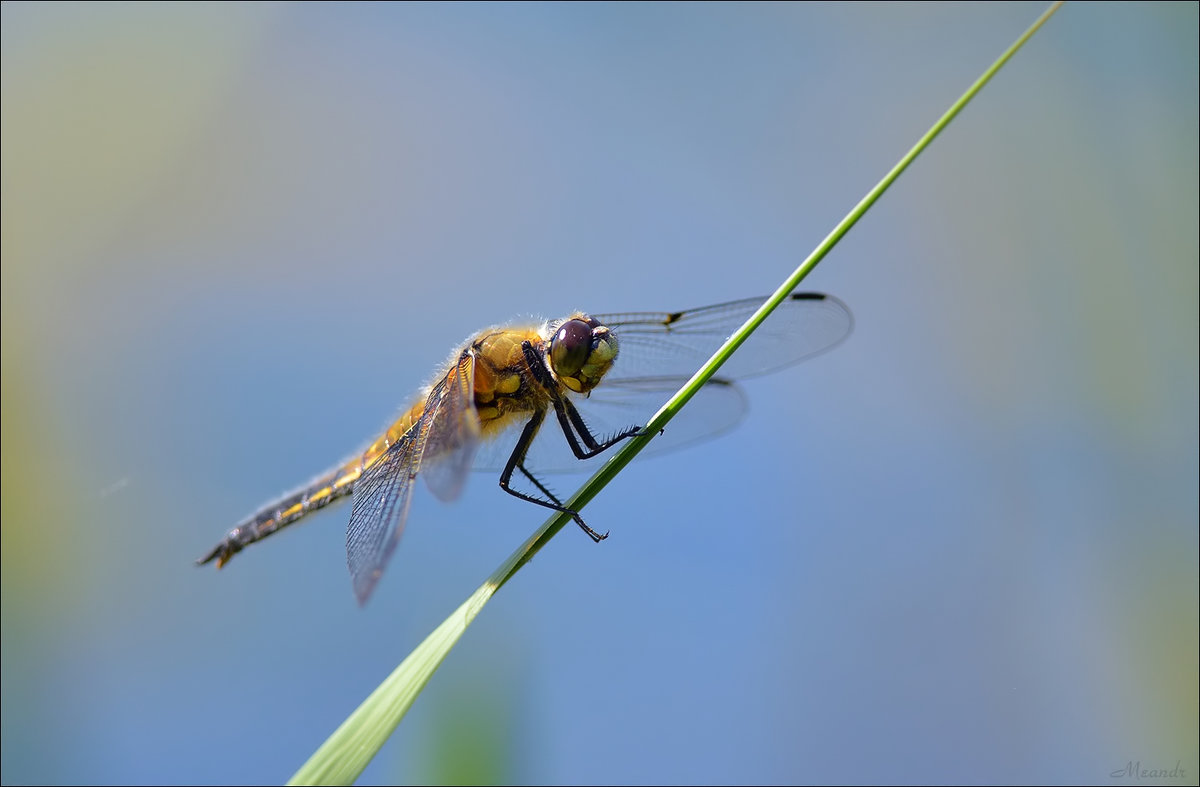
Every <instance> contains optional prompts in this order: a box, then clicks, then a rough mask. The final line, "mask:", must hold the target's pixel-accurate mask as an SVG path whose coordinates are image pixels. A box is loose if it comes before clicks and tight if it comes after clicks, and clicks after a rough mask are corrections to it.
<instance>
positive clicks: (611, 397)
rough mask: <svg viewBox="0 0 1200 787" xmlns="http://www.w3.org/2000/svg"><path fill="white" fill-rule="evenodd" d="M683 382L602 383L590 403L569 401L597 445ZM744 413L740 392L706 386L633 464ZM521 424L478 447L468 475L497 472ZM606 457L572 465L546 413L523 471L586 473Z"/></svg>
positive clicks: (726, 383) (733, 422) (718, 384)
mask: <svg viewBox="0 0 1200 787" xmlns="http://www.w3.org/2000/svg"><path fill="white" fill-rule="evenodd" d="M685 382H687V378H686V377H662V378H639V379H634V380H620V381H614V383H613V387H612V388H611V389H610V388H608V387H607V386H608V382H607V378H606V380H605V383H604V384H603V385H601V386H600V387H598V388H597V389H596V390H594V391H593V392H592V395H591V397H589V398H587V399H581V398H574V399H572V401H573V402H574V403H575V405H576V409H577V410H579V414H580V415H581V416H582V417H583V420H584V422H585V423H586V424H587V425H588V429H589V431H591V433H592V434H593V435H594V436H595V437H596V438H597V439H598V440H601V441H603V440H604V439H606V438H608V437H611V436H613V435H614V434H617V433H619V432H623V431H625V430H626V429H628V428H629V427H631V426H640V425H642V424H644V423H646V421H648V420H650V416H651V415H653V414H654V413H655V412H656V411H657V410H658V408H659V407H661V406H662V403H663V402H665V401H666V400H667V398H668V397H669V396H671V394H673V393H675V392H676V391H678V390H679V388H680V387H681V386H682V385H683V384H684V383H685ZM602 389H603V390H602ZM747 409H748V405H747V402H746V394H745V391H743V390H742V388H741V386H739V385H737V384H736V383H734V382H732V381H730V380H724V379H720V380H711V381H709V383H708V384H707V385H705V386H704V387H703V388H701V389H700V391H699V393H697V394H696V396H695V397H694V398H693V399H692V401H691V402H689V403H688V406H687V408H685V409H684V411H683V412H682V413H680V415H679V416H678V417H677V418H675V420H673V421H671V424H670V426H668V427H667V430H666V432H665V433H664V434H661V435H659V436H657V437H655V438H654V440H653V442H651V443H650V445H649V446H647V447H646V449H645V450H644V451H642V453H641V454H639V458H641V457H647V456H657V455H659V454H664V453H667V452H670V451H674V450H677V449H679V448H683V447H684V446H687V445H690V444H692V443H697V442H700V441H702V440H707V439H710V438H712V437H715V436H717V435H719V434H722V433H724V432H727V431H729V430H730V429H732V428H733V427H735V426H737V424H738V423H739V422H740V421H741V420H742V418H743V417H745V415H746V411H747ZM685 416H686V417H685ZM527 420H528V419H526V420H523V421H519V422H517V423H515V424H513V425H511V426H509V427H508V428H507V429H505V430H504V431H502V432H501V433H500V434H499V435H497V436H496V438H495V439H494V440H489V441H488V442H486V443H484V444H483V446H482V447H481V448H480V450H479V455H478V457H477V458H476V461H475V463H474V465H473V469H475V470H486V471H490V472H500V471H501V470H502V469H503V468H504V465H505V463H506V462H507V461H508V457H509V455H510V454H511V453H512V450H513V447H514V446H515V445H516V444H517V438H518V437H519V435H520V433H521V429H522V428H523V427H524V426H525V423H526V421H527ZM608 457H609V453H608V452H606V453H604V454H601V455H600V456H598V457H594V458H592V459H583V460H581V459H577V458H576V457H575V454H573V453H572V452H571V448H570V446H569V445H568V444H567V441H566V438H565V437H564V436H563V433H562V427H561V426H559V423H558V419H556V418H555V417H554V413H553V412H550V413H549V414H548V415H547V416H546V421H545V423H543V424H542V428H541V429H540V430H539V431H538V434H537V437H535V438H534V440H533V443H532V444H531V445H530V447H529V452H528V453H527V454H526V456H525V466H526V467H528V468H529V469H530V470H531V471H534V472H536V473H590V472H593V471H594V470H595V469H596V468H597V467H599V466H600V464H601V463H603V462H604V461H605V460H606V459H607V458H608Z"/></svg>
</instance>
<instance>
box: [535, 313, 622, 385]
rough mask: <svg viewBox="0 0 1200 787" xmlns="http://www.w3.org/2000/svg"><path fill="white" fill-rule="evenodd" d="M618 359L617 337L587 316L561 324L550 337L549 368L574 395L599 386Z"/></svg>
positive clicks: (581, 315)
mask: <svg viewBox="0 0 1200 787" xmlns="http://www.w3.org/2000/svg"><path fill="white" fill-rule="evenodd" d="M616 358H617V337H616V336H614V335H613V333H612V331H610V330H609V329H608V327H607V326H605V325H602V324H601V323H600V322H598V321H597V320H594V319H592V318H591V317H589V316H587V315H586V314H577V315H575V316H574V317H572V318H571V319H569V320H567V321H565V322H563V323H560V324H559V325H558V326H557V327H556V328H555V329H554V335H553V336H552V337H551V338H550V358H549V361H550V369H551V370H552V371H553V372H554V376H555V377H557V378H558V380H559V382H561V383H562V384H563V385H565V386H567V388H569V389H571V390H572V391H574V392H575V393H588V392H589V391H591V390H592V389H593V388H595V387H596V385H597V384H599V382H600V380H601V379H603V378H604V375H605V374H606V373H607V372H608V370H609V369H611V368H612V365H613V361H615V360H616Z"/></svg>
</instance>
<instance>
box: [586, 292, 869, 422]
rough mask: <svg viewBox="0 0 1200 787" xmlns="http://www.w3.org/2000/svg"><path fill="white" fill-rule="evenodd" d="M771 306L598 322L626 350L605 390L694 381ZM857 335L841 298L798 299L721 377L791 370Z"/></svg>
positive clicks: (753, 303) (774, 316) (751, 303)
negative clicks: (649, 381) (643, 382)
mask: <svg viewBox="0 0 1200 787" xmlns="http://www.w3.org/2000/svg"><path fill="white" fill-rule="evenodd" d="M765 300H766V298H745V299H743V300H740V301H730V302H728V303H720V304H716V305H715V306H703V307H700V308H696V309H686V310H684V311H679V312H652V313H638V314H607V315H593V316H595V318H596V319H597V320H599V321H600V322H602V323H604V324H605V325H607V326H609V328H611V329H612V331H613V333H614V334H616V337H617V342H618V343H619V345H620V354H619V355H618V356H617V360H616V363H615V364H614V365H613V369H612V371H611V372H609V374H608V375H607V376H606V377H605V378H604V381H603V382H602V383H601V387H603V386H604V385H607V384H608V383H609V382H610V380H621V379H629V378H644V377H651V378H654V377H675V376H682V377H684V378H685V379H686V378H688V377H691V376H692V375H693V374H694V373H695V372H696V370H697V369H699V368H700V366H701V364H703V363H704V362H705V361H707V360H708V359H709V358H710V357H711V356H712V354H713V353H714V352H715V351H716V349H717V348H718V347H720V346H721V344H722V343H723V342H724V341H725V340H726V339H727V338H729V336H730V335H731V334H732V333H733V332H734V330H736V329H737V328H738V327H740V326H741V325H742V323H744V322H745V321H746V319H747V318H749V316H750V315H751V314H753V313H754V312H755V310H756V309H758V307H759V306H761V305H762V304H763V302H764V301H765ZM853 328H854V318H853V317H852V316H851V315H850V310H849V309H848V308H846V305H845V304H844V303H842V302H841V301H840V300H838V299H837V298H834V297H832V296H830V295H824V294H821V293H803V292H802V293H793V294H792V295H790V296H788V298H787V299H786V300H784V301H783V303H781V304H780V305H779V307H778V308H777V309H776V310H775V311H774V312H772V313H771V315H770V316H769V317H768V318H767V319H766V321H765V322H763V324H762V325H761V326H759V328H758V330H757V331H755V332H754V333H753V334H752V335H751V336H750V338H749V339H747V340H746V343H745V344H744V345H742V347H741V348H740V349H738V351H737V352H736V353H734V354H733V356H732V357H731V358H730V359H729V360H728V361H727V362H726V363H725V365H724V366H722V367H721V368H720V369H719V370H718V371H717V375H718V376H720V377H722V378H725V379H727V380H739V379H744V378H746V377H754V376H757V375H760V374H767V373H769V372H773V371H776V370H779V369H782V368H784V367H787V366H791V365H792V364H795V363H799V362H800V361H803V360H807V359H808V358H812V357H813V356H815V355H819V354H821V353H823V352H825V351H826V350H829V349H830V348H832V347H835V346H837V345H838V344H839V343H841V342H842V340H844V339H845V338H846V337H847V336H849V335H850V332H851V330H853ZM597 390H599V389H597ZM684 412H686V410H685V411H684Z"/></svg>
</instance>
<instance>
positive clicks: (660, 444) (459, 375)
mask: <svg viewBox="0 0 1200 787" xmlns="http://www.w3.org/2000/svg"><path fill="white" fill-rule="evenodd" d="M764 300H765V299H764V298H746V299H743V300H737V301H730V302H728V303H720V304H716V305H712V306H704V307H700V308H695V309H685V310H683V311H675V312H632V313H624V314H596V315H590V314H586V313H583V312H575V313H573V314H571V315H569V316H567V317H565V318H562V319H559V320H552V321H543V322H540V323H536V324H513V325H504V326H494V327H490V328H486V329H484V330H482V331H480V332H478V333H477V334H475V335H474V336H472V337H471V338H470V339H468V340H467V341H466V342H465V343H464V344H463V345H462V346H461V347H459V348H457V349H456V350H455V351H454V353H453V354H452V355H451V356H450V358H449V359H448V360H447V362H446V363H445V364H444V365H443V367H442V368H441V369H439V370H438V372H437V373H436V375H435V376H434V378H433V382H432V383H431V384H430V385H428V386H426V387H425V388H424V389H422V390H421V391H420V392H419V394H418V395H417V396H416V397H415V398H414V400H413V402H412V403H411V404H410V405H409V406H408V407H407V408H406V409H405V410H404V411H403V412H402V413H401V415H400V417H399V418H397V419H396V420H395V421H394V422H393V423H392V424H391V426H389V427H388V428H387V430H386V431H385V432H384V433H383V434H382V435H381V436H379V437H378V438H377V439H376V440H374V441H373V442H372V443H371V444H370V445H369V446H367V447H366V448H365V449H364V450H362V451H360V452H358V453H356V454H354V455H353V456H352V457H350V458H349V459H347V460H345V461H343V462H342V463H341V464H339V465H337V466H336V467H334V468H332V469H331V470H329V471H327V472H325V473H322V474H321V475H319V476H318V477H317V478H315V479H314V480H312V481H310V482H309V483H308V484H305V485H304V486H302V487H300V488H299V489H296V490H295V491H293V492H291V493H289V494H286V495H284V496H282V497H280V498H278V499H275V500H272V501H270V502H268V503H267V504H265V505H263V506H261V507H260V508H259V509H258V510H257V511H255V512H254V513H253V514H251V515H250V516H249V517H247V518H246V519H245V520H243V521H242V522H241V523H240V524H238V525H237V526H236V527H234V528H233V529H232V530H230V531H229V532H228V533H227V534H226V536H225V537H224V538H223V539H221V541H220V542H219V543H218V544H217V545H216V546H215V547H213V549H212V550H210V551H209V552H208V553H207V554H205V555H204V556H203V557H201V558H200V559H199V560H198V561H196V562H197V563H198V564H200V565H203V564H206V563H210V562H214V561H215V562H216V564H217V567H218V568H221V567H223V566H224V565H225V564H226V563H228V562H229V560H230V559H231V558H232V557H233V556H234V555H236V554H237V553H238V552H240V551H242V550H243V549H245V548H246V547H247V546H249V545H250V544H253V543H255V542H257V541H261V540H262V539H264V538H266V537H267V536H269V535H272V534H273V533H277V532H279V531H280V530H282V529H283V528H285V527H287V526H288V525H291V524H293V523H295V522H297V521H299V520H300V519H301V518H303V517H305V516H307V515H308V514H310V513H312V512H314V511H316V510H318V509H321V508H324V507H325V506H328V505H329V504H330V503H333V502H334V501H337V500H341V499H343V498H345V497H348V496H350V497H352V500H353V508H352V510H351V513H350V521H349V524H348V525H347V527H346V558H347V564H348V566H349V569H350V576H351V579H352V582H353V587H354V593H355V595H356V596H357V598H358V602H359V604H365V603H366V602H367V599H368V598H370V596H371V594H372V592H373V591H374V589H375V587H376V585H377V584H378V582H379V579H380V577H381V576H382V575H383V571H384V569H385V568H386V566H387V564H388V562H389V561H390V559H391V557H392V553H393V552H394V551H395V549H396V546H397V544H398V543H399V541H400V537H401V535H402V534H403V532H404V527H405V524H406V522H407V521H408V513H409V509H410V506H411V503H412V496H413V489H414V487H415V486H416V480H417V477H418V476H421V477H423V478H424V479H425V483H426V486H428V488H429V490H430V491H431V492H432V493H433V494H434V496H435V497H437V498H438V499H440V500H442V501H451V500H454V499H456V498H458V497H459V496H460V495H461V494H462V490H463V488H464V485H465V483H466V479H467V476H468V475H469V471H471V470H473V469H499V472H500V488H501V489H503V490H504V491H505V492H507V493H508V494H510V495H513V496H514V497H517V498H519V499H521V500H525V501H527V502H529V503H533V504H536V505H539V506H542V507H544V508H548V509H551V510H554V511H558V512H562V513H565V514H568V515H570V517H571V518H572V519H573V520H574V521H575V523H576V524H577V525H579V527H580V528H581V529H582V530H583V532H584V533H586V534H587V535H588V536H590V537H591V538H592V540H593V541H596V542H600V541H602V540H604V539H605V538H607V536H608V533H607V532H606V533H598V532H597V531H595V530H593V529H592V528H591V527H590V526H589V525H588V524H587V523H586V522H584V520H583V517H582V516H580V514H579V512H578V511H574V510H572V509H570V508H568V507H567V506H566V505H565V504H564V503H563V502H562V500H560V499H559V498H558V497H557V496H555V495H554V494H553V493H552V492H551V491H550V489H549V487H548V486H547V485H546V484H545V483H544V482H543V481H542V480H541V479H540V478H539V477H538V475H537V474H539V473H547V472H558V471H572V470H579V469H586V468H587V467H588V460H591V459H594V458H596V457H599V456H600V455H601V454H603V453H604V452H605V451H607V450H608V449H609V448H612V447H613V446H614V445H616V444H618V443H620V442H621V441H623V440H626V439H628V438H630V437H633V436H634V435H639V434H642V433H643V427H642V424H645V423H646V420H647V419H648V417H649V416H650V415H651V414H653V413H654V412H655V411H656V410H657V409H658V407H659V406H661V405H662V403H663V402H664V401H665V400H666V398H667V397H668V396H670V395H671V394H673V393H674V392H675V391H676V390H678V389H679V388H680V387H681V386H682V385H683V383H684V382H685V381H687V380H688V379H689V378H690V377H691V376H692V374H694V373H695V371H696V370H697V369H698V368H699V367H700V366H701V365H702V364H703V363H704V362H705V361H707V360H708V358H709V357H710V356H711V355H712V353H713V352H714V351H715V350H716V348H717V347H719V346H720V345H721V344H722V343H723V342H724V341H725V340H726V339H727V338H728V337H729V336H730V335H731V334H732V332H733V331H734V330H735V329H737V328H738V327H739V326H741V325H742V323H744V322H745V321H746V319H747V318H748V317H749V316H750V315H751V314H752V313H753V312H754V311H755V310H757V309H758V308H759V306H761V305H762V303H763V301H764ZM853 324H854V320H853V317H852V316H851V314H850V310H849V309H848V308H847V307H846V305H845V304H844V303H842V302H841V301H840V300H838V299H837V298H835V297H833V296H830V295H825V294H822V293H812V292H800V293H792V294H791V295H789V296H788V298H787V299H786V300H785V301H784V302H783V303H782V304H780V306H779V307H778V308H777V309H776V310H775V312H774V313H773V314H772V315H771V316H770V317H769V318H768V319H767V321H766V322H764V323H763V324H762V325H761V326H760V327H759V329H758V330H757V331H756V332H755V333H754V334H753V335H752V336H751V337H750V339H749V340H748V341H747V342H746V344H745V345H743V346H742V348H741V349H740V350H739V351H738V352H737V353H734V355H733V356H732V357H731V358H730V359H729V360H728V361H727V362H726V363H725V365H724V366H722V367H721V368H720V369H719V370H718V374H717V376H714V377H713V378H712V379H710V381H709V382H708V383H706V384H705V385H704V386H703V387H702V388H701V389H700V391H699V392H698V393H697V394H696V396H695V397H694V398H693V399H692V401H691V402H690V403H689V405H688V407H686V408H684V410H682V411H681V412H680V413H679V415H678V416H677V417H676V418H675V419H674V420H673V421H672V422H671V426H670V428H669V429H667V430H666V432H665V433H664V434H663V435H660V436H658V437H657V438H655V439H654V440H653V441H652V442H651V444H650V446H649V447H648V448H647V450H646V451H644V452H643V453H661V452H662V451H665V450H672V449H674V448H678V447H681V446H683V445H686V444H689V443H693V442H697V441H699V440H704V439H708V438H710V437H713V436H715V435H717V434H720V433H722V432H724V431H726V430H728V429H730V428H732V427H733V426H734V425H735V424H736V423H737V422H738V421H740V420H741V418H742V417H743V415H744V414H745V412H746V410H747V403H746V398H745V394H744V393H743V391H742V389H741V388H740V386H738V385H737V384H736V383H735V380H738V379H744V378H747V377H753V376H757V375H761V374H767V373H770V372H774V371H778V370H779V369H782V368H785V367H788V366H791V365H793V364H795V363H799V362H800V361H803V360H806V359H808V358H812V357H813V356H816V355H819V354H821V353H823V352H825V351H826V350H829V349H831V348H832V347H834V346H836V345H838V344H839V343H841V342H842V341H843V340H844V339H845V338H846V337H847V336H848V335H849V334H850V332H851V330H852V329H853ZM551 416H552V417H553V420H554V422H556V423H557V426H558V431H561V433H562V434H561V438H560V437H559V436H558V435H555V434H553V432H554V430H553V429H550V428H547V429H543V428H542V427H543V426H545V425H546V423H547V421H548V419H550V418H551ZM598 435H599V436H598ZM510 446H511V448H510ZM518 480H519V481H520V482H521V486H520V487H519V486H518V484H517V482H518Z"/></svg>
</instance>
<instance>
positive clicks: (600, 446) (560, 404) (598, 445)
mask: <svg viewBox="0 0 1200 787" xmlns="http://www.w3.org/2000/svg"><path fill="white" fill-rule="evenodd" d="M521 351H522V352H523V353H524V354H525V361H526V363H527V364H528V366H529V368H530V369H531V370H532V371H533V375H534V377H535V378H536V380H537V382H538V383H539V384H540V385H541V386H542V388H544V389H545V391H546V393H547V394H549V396H550V401H551V402H553V403H554V414H555V415H556V416H557V417H558V424H559V426H561V427H562V430H563V434H564V435H565V436H566V438H567V444H568V445H569V446H571V453H573V454H575V458H576V459H591V458H592V457H593V456H596V455H597V454H601V453H604V452H605V451H607V450H608V449H609V448H612V447H613V446H614V445H616V444H617V443H619V442H621V441H622V440H624V439H626V438H628V437H633V436H635V435H640V434H643V431H642V428H641V427H639V426H631V427H629V428H628V429H626V430H625V431H623V432H618V433H617V434H615V435H613V436H612V437H610V438H608V439H607V440H603V441H600V440H597V439H596V438H595V436H594V435H593V434H592V432H591V430H590V429H588V426H587V424H586V423H584V420H583V416H581V415H580V414H579V411H578V410H577V409H575V405H573V404H571V401H570V400H569V399H567V398H566V397H565V396H562V395H560V394H559V386H558V384H557V383H556V382H554V380H553V379H552V378H551V377H550V372H549V371H547V370H546V367H545V366H543V365H542V360H541V356H539V355H538V354H537V351H536V350H535V349H533V345H532V344H530V343H529V342H523V343H522V344H521ZM538 424H539V425H540V424H541V419H540V418H539V419H538ZM576 433H578V435H579V436H578V437H576V436H575V435H576ZM531 439H532V438H531ZM580 440H582V441H583V445H580V444H579V442H580ZM585 447H586V449H585Z"/></svg>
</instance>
